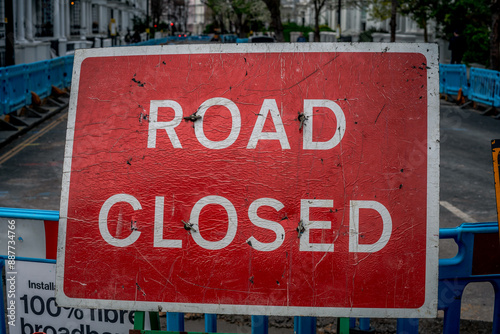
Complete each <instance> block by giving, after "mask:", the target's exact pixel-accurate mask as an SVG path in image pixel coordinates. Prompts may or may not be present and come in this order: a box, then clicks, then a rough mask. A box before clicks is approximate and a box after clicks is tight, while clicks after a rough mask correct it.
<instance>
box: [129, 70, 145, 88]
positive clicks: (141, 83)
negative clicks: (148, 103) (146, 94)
mask: <svg viewBox="0 0 500 334" xmlns="http://www.w3.org/2000/svg"><path fill="white" fill-rule="evenodd" d="M136 75H137V73H135V74H134V77H133V78H132V81H133V82H135V83H136V84H137V86H139V87H144V85H145V84H146V83H145V82H140V81H139V80H137V79H136V78H135V76H136Z"/></svg>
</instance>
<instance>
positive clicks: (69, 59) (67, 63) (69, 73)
mask: <svg viewBox="0 0 500 334" xmlns="http://www.w3.org/2000/svg"><path fill="white" fill-rule="evenodd" d="M63 58H64V74H63V76H64V87H69V86H71V78H72V77H73V61H74V59H75V56H74V55H68V56H65V57H63Z"/></svg>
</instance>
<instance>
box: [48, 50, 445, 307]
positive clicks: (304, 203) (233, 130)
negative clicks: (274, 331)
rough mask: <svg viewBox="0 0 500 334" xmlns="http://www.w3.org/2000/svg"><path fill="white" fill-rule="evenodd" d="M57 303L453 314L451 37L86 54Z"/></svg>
mask: <svg viewBox="0 0 500 334" xmlns="http://www.w3.org/2000/svg"><path fill="white" fill-rule="evenodd" d="M74 74H75V75H74V79H73V84H72V92H71V94H72V95H71V103H70V111H69V113H70V117H69V122H68V135H67V147H66V156H65V169H64V178H63V193H62V202H61V231H62V233H60V236H61V238H60V240H59V254H58V272H57V298H58V299H57V300H58V303H59V304H60V305H63V306H66V305H67V306H73V307H83V306H86V307H100V308H111V307H112V308H125V309H136V310H158V309H163V310H166V311H174V312H207V313H244V314H276V315H317V316H322V315H324V316H326V315H328V316H335V315H336V316H372V317H376V316H398V317H429V316H434V315H435V313H436V298H437V244H438V243H437V242H438V239H437V238H438V220H437V218H438V207H437V201H438V181H439V180H438V157H439V146H438V140H437V139H438V136H439V134H438V92H437V82H438V81H437V48H436V47H435V46H434V45H427V44H412V45H409V44H401V45H378V44H364V45H363V44H360V45H343V44H319V43H318V44H305V43H304V44H301V45H296V44H286V45H285V44H283V45H281V44H276V45H272V46H271V45H264V44H260V45H246V46H245V45H232V46H227V45H224V46H221V45H215V46H214V45H210V46H207V45H205V46H202V45H190V46H164V47H147V48H116V49H102V50H79V51H77V52H76V55H75V65H74Z"/></svg>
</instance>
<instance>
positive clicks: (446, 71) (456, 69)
mask: <svg viewBox="0 0 500 334" xmlns="http://www.w3.org/2000/svg"><path fill="white" fill-rule="evenodd" d="M460 89H462V93H463V94H464V95H465V96H467V95H468V86H467V68H466V67H465V65H460V64H439V92H440V93H443V94H450V95H457V94H458V91H459V90H460Z"/></svg>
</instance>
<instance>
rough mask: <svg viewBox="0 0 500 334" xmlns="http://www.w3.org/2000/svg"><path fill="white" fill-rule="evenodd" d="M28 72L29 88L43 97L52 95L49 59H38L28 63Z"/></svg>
mask: <svg viewBox="0 0 500 334" xmlns="http://www.w3.org/2000/svg"><path fill="white" fill-rule="evenodd" d="M26 71H27V72H28V90H29V91H30V92H35V93H36V94H37V95H38V96H40V97H41V98H42V99H43V98H45V97H47V96H49V95H50V91H51V89H50V78H49V61H48V60H44V61H37V62H35V63H31V64H26Z"/></svg>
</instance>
